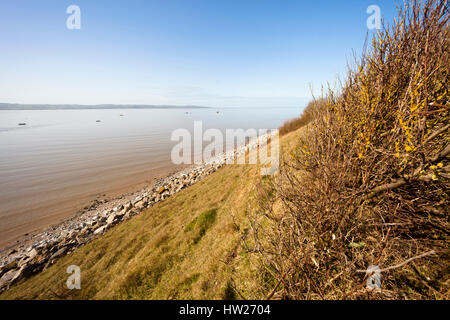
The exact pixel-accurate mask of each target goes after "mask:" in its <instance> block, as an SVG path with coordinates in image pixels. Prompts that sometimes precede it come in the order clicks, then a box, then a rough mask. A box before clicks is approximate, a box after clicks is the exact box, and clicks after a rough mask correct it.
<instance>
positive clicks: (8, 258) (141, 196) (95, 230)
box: [0, 133, 273, 293]
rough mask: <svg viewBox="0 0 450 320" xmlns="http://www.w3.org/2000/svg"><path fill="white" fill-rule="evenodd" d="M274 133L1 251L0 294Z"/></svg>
mask: <svg viewBox="0 0 450 320" xmlns="http://www.w3.org/2000/svg"><path fill="white" fill-rule="evenodd" d="M272 135H273V133H272V134H271V133H267V134H265V135H262V136H260V137H258V138H256V139H253V140H250V141H249V142H248V143H247V144H246V145H243V146H240V147H238V148H237V149H235V150H234V151H233V152H228V153H223V154H220V155H218V156H216V157H214V158H212V159H211V160H209V161H207V162H206V163H203V164H201V165H196V166H192V167H189V168H187V169H184V170H182V171H180V172H177V173H176V174H173V175H171V176H168V177H167V178H165V179H162V180H161V181H159V182H157V183H156V184H155V185H153V186H150V187H147V188H144V189H142V190H140V191H138V192H135V193H132V194H129V195H125V196H121V197H119V198H116V199H114V200H111V201H107V200H95V201H94V202H93V203H92V204H91V205H90V206H88V207H86V208H84V210H82V211H81V212H80V213H79V214H78V215H76V216H75V217H72V218H70V219H68V220H65V221H63V222H62V223H60V224H57V225H55V226H51V227H49V228H48V229H46V230H45V231H43V232H40V233H37V234H35V235H33V236H32V237H31V238H30V239H28V241H27V242H26V243H28V244H27V245H26V243H23V242H22V243H18V244H16V245H15V246H14V247H10V248H8V249H7V250H3V252H0V293H1V292H3V291H5V290H7V289H9V287H10V286H11V285H12V284H14V283H16V282H18V281H20V280H22V279H26V278H29V277H31V276H32V275H35V274H37V273H39V272H41V271H44V270H46V269H48V268H49V267H50V266H51V265H53V264H54V263H55V262H56V261H57V260H58V259H60V258H62V257H64V256H65V255H67V254H69V253H71V252H72V251H74V250H75V249H77V248H79V247H81V246H83V245H85V244H86V243H88V242H90V241H92V240H93V239H94V238H96V237H99V236H101V235H102V234H104V233H105V232H106V231H107V230H109V229H111V228H112V227H114V226H115V225H117V224H119V223H121V222H123V221H126V220H128V219H130V218H132V217H133V216H135V215H137V214H139V213H141V212H142V211H144V210H146V209H148V208H150V207H152V206H153V205H155V204H156V203H158V202H160V201H164V200H165V199H167V198H169V197H170V196H172V195H174V194H176V193H178V192H180V191H181V190H183V189H185V188H187V187H189V186H191V185H193V184H194V183H196V182H198V181H200V180H202V179H203V178H204V177H206V176H208V175H210V174H211V173H213V172H215V171H217V170H218V169H219V168H221V167H222V166H224V165H225V164H226V163H227V162H230V161H234V160H235V159H236V158H238V157H240V156H243V155H244V154H245V153H246V152H248V151H249V150H254V149H256V148H258V147H259V146H261V145H262V144H263V143H265V142H266V141H268V139H270V137H271V136H272Z"/></svg>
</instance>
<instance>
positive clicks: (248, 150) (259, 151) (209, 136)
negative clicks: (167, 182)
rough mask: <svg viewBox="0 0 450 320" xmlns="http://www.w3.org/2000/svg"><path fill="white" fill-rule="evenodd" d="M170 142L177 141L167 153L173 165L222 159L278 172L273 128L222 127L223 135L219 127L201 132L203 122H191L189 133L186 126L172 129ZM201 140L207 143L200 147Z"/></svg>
mask: <svg viewBox="0 0 450 320" xmlns="http://www.w3.org/2000/svg"><path fill="white" fill-rule="evenodd" d="M171 141H174V142H178V144H176V145H175V146H174V147H173V148H172V152H171V160H172V162H173V163H174V164H177V165H179V164H205V163H208V162H209V161H224V162H225V163H226V164H234V163H236V164H260V165H262V166H263V168H261V174H262V175H271V174H274V173H275V172H276V171H278V167H279V134H278V130H277V129H272V130H267V129H259V130H256V129H247V130H244V129H226V130H225V137H224V134H223V131H221V130H219V129H214V128H212V129H207V130H205V131H204V132H203V123H202V122H201V121H194V131H193V135H192V134H191V132H190V131H189V130H187V129H183V128H180V129H176V130H174V131H173V132H172V135H171ZM192 142H193V143H192ZM204 143H209V144H207V145H206V146H204ZM269 145H270V148H269ZM247 157H248V161H247V160H246V159H247Z"/></svg>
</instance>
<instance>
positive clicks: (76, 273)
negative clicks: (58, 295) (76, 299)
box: [66, 265, 81, 290]
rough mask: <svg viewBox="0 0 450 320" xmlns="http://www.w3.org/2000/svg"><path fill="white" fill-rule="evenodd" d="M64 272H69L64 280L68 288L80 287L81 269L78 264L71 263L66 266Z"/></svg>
mask: <svg viewBox="0 0 450 320" xmlns="http://www.w3.org/2000/svg"><path fill="white" fill-rule="evenodd" d="M66 272H67V273H68V274H70V276H69V278H68V279H67V281H66V285H67V288H68V289H69V290H73V289H78V290H79V289H81V269H80V267H79V266H75V265H71V266H68V267H67V270H66Z"/></svg>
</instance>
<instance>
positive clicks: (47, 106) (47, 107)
mask: <svg viewBox="0 0 450 320" xmlns="http://www.w3.org/2000/svg"><path fill="white" fill-rule="evenodd" d="M186 108H189V109H200V108H202V109H209V108H210V107H202V106H194V105H186V106H172V105H146V104H97V105H81V104H18V103H0V110H86V109H186Z"/></svg>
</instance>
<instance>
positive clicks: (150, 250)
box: [0, 133, 298, 299]
mask: <svg viewBox="0 0 450 320" xmlns="http://www.w3.org/2000/svg"><path fill="white" fill-rule="evenodd" d="M296 134H298V133H291V134H288V135H286V136H284V137H283V138H282V139H281V143H282V145H285V146H286V145H288V144H290V143H291V142H292V141H293V140H294V137H295V136H296ZM259 179H261V176H260V175H259V170H258V168H257V167H256V166H250V165H229V166H225V167H224V168H222V169H220V170H218V171H217V172H216V173H214V174H212V175H210V176H209V177H207V178H205V179H204V180H203V181H201V182H199V183H197V184H195V185H194V186H192V187H190V188H188V189H186V190H183V191H182V192H180V193H178V194H176V195H175V196H173V197H171V198H169V199H167V200H166V201H164V202H161V203H159V204H157V205H156V206H154V207H152V208H150V209H148V210H147V211H146V212H144V213H142V214H140V215H138V216H136V217H134V218H132V219H131V220H129V221H127V222H125V223H122V224H121V225H119V226H117V227H115V228H113V229H112V230H110V231H108V232H107V234H105V235H104V236H103V237H101V238H98V239H96V240H94V241H93V242H91V243H89V244H87V245H86V246H84V247H82V248H80V249H78V250H76V251H75V252H73V253H72V254H70V255H68V256H66V257H65V258H63V259H61V260H60V261H58V262H57V263H56V264H55V265H53V266H52V267H51V268H49V269H48V270H46V271H45V272H43V273H41V274H39V275H36V276H34V277H33V278H31V279H29V280H27V281H24V282H21V283H19V284H16V285H15V286H13V287H12V288H11V289H10V290H8V291H7V292H5V293H3V294H2V295H1V296H0V299H223V298H240V297H241V296H240V295H243V296H245V298H263V297H264V296H263V295H264V294H265V292H264V289H260V285H259V282H258V275H259V273H258V271H257V267H256V265H255V264H254V263H253V262H252V257H251V256H250V255H249V254H247V253H246V252H245V251H244V250H243V248H242V246H241V241H240V240H241V237H242V236H243V235H245V234H246V232H247V230H248V226H249V224H248V218H247V217H246V212H247V211H248V210H249V209H251V207H252V201H253V195H254V193H255V188H256V185H257V182H258V180H259ZM69 265H78V266H80V268H81V278H82V279H81V290H72V291H71V290H68V289H66V286H65V283H66V280H67V278H68V276H69V275H68V274H67V273H66V269H67V267H68V266H69ZM235 284H238V289H237V291H239V293H237V292H236V290H235V288H236V286H235ZM261 290H262V291H261Z"/></svg>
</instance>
